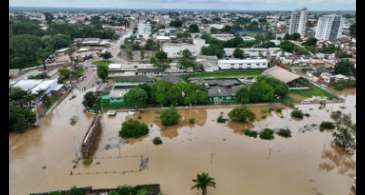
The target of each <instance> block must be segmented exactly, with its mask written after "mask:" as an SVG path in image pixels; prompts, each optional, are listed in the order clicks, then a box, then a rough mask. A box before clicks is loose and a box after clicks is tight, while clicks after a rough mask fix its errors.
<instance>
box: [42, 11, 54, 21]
mask: <svg viewBox="0 0 365 195" xmlns="http://www.w3.org/2000/svg"><path fill="white" fill-rule="evenodd" d="M43 14H44V17H45V19H46V22H47V24H51V23H52V21H53V19H54V17H53V15H52V14H51V13H49V12H44V13H43Z"/></svg>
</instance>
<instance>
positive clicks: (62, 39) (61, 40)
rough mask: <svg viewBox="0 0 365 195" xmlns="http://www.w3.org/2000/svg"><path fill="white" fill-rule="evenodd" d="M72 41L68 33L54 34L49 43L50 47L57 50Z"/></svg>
mask: <svg viewBox="0 0 365 195" xmlns="http://www.w3.org/2000/svg"><path fill="white" fill-rule="evenodd" d="M71 43H72V40H71V37H70V36H69V35H63V34H56V35H54V36H53V37H52V40H51V44H52V48H53V49H55V50H57V49H61V48H65V47H68V46H70V45H71Z"/></svg>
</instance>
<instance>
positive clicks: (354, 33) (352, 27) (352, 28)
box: [350, 23, 356, 38]
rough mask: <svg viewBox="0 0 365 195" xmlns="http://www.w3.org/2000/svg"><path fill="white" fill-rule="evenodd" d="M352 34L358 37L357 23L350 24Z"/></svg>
mask: <svg viewBox="0 0 365 195" xmlns="http://www.w3.org/2000/svg"><path fill="white" fill-rule="evenodd" d="M350 35H351V36H352V37H355V38H356V23H353V24H351V26H350Z"/></svg>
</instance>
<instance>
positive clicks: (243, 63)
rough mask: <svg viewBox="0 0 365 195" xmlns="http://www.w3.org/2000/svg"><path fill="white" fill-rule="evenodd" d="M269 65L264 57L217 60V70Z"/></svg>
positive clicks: (261, 67) (265, 66) (257, 67)
mask: <svg viewBox="0 0 365 195" xmlns="http://www.w3.org/2000/svg"><path fill="white" fill-rule="evenodd" d="M268 65H269V63H268V61H267V60H266V59H243V60H238V59H237V60H236V59H235V60H218V67H217V69H216V71H217V70H229V69H265V68H267V67H268Z"/></svg>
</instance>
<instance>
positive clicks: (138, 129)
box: [119, 119, 149, 138]
mask: <svg viewBox="0 0 365 195" xmlns="http://www.w3.org/2000/svg"><path fill="white" fill-rule="evenodd" d="M148 131H149V129H148V126H147V125H146V124H145V123H143V122H140V121H138V120H136V119H128V120H126V121H124V122H123V124H122V129H121V130H120V131H119V136H121V137H123V138H131V137H141V136H144V135H147V134H148Z"/></svg>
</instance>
